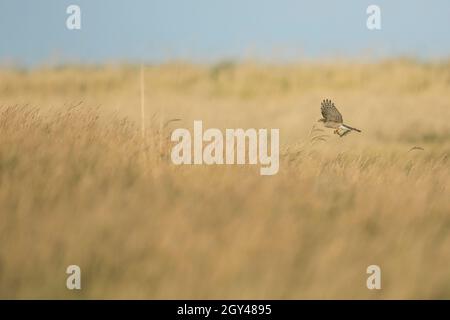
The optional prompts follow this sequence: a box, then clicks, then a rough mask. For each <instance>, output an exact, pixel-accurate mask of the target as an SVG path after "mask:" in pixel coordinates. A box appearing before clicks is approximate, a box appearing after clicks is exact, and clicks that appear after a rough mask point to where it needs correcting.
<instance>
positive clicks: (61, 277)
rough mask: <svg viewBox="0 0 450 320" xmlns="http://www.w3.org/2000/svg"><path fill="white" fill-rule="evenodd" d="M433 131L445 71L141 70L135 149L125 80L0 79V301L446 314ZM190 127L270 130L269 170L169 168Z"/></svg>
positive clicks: (98, 73)
mask: <svg viewBox="0 0 450 320" xmlns="http://www.w3.org/2000/svg"><path fill="white" fill-rule="evenodd" d="M324 98H330V99H332V100H333V101H334V102H335V103H336V105H337V107H338V108H339V109H340V111H341V112H342V113H343V116H344V121H345V122H346V123H348V124H349V125H351V126H354V127H357V128H360V129H362V133H361V134H357V133H352V134H350V135H347V136H346V137H344V138H342V139H341V138H339V137H337V136H336V135H333V134H332V132H328V133H329V136H327V137H324V139H318V138H315V137H316V135H317V134H318V133H316V132H315V131H313V130H312V128H313V126H314V125H318V124H317V120H318V119H319V118H320V102H321V101H322V100H323V99H324ZM173 118H181V119H182V120H181V121H179V122H172V123H168V120H170V119H173ZM449 119H450V62H448V61H447V62H435V63H432V62H429V63H420V62H416V61H411V60H407V59H394V60H387V61H382V62H378V63H363V62H353V63H350V62H345V61H330V62H323V63H318V62H309V63H306V62H305V63H298V64H287V65H275V64H264V63H257V62H243V63H233V62H223V63H220V64H217V65H212V66H207V65H192V64H185V63H172V64H165V65H155V66H146V67H145V121H144V123H145V135H144V136H142V127H141V109H140V69H139V66H131V65H111V66H103V67H94V66H91V67H88V66H72V67H59V68H38V69H35V70H32V71H26V70H18V69H7V68H3V69H1V70H0V298H69V299H71V298H73V299H78V298H138V299H141V298H192V299H197V298H202V299H203V298H226V299H231V298H249V299H250V298H252V299H260V298H273V299H282V298H286V299H298V298H325V299H328V298H370V299H372V298H373V299H380V298H382V299H391V298H419V299H422V298H425V299H426V298H447V299H449V298H450V196H449V195H450V192H449V191H450V189H449V187H450V159H449V153H450V121H449ZM193 120H202V121H203V124H204V126H205V127H217V128H279V129H280V152H281V158H280V171H279V173H278V174H277V175H274V176H261V175H259V166H237V165H235V166H174V165H172V164H171V162H170V158H169V155H170V149H171V143H170V140H169V137H170V133H171V130H173V129H174V128H177V127H186V128H192V123H193ZM320 134H323V133H320ZM413 147H420V148H422V149H423V150H421V149H418V148H416V149H414V150H411V149H412V148H413ZM71 264H76V265H79V266H80V267H81V270H82V290H80V291H69V290H67V289H66V277H67V274H66V273H65V271H66V268H67V266H68V265H71ZM371 264H376V265H379V266H380V267H381V271H382V289H381V290H368V289H367V288H366V279H367V277H368V275H367V274H366V268H367V266H369V265H371Z"/></svg>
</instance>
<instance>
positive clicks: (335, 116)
mask: <svg viewBox="0 0 450 320" xmlns="http://www.w3.org/2000/svg"><path fill="white" fill-rule="evenodd" d="M320 111H321V113H322V117H323V119H320V120H319V121H320V122H323V125H324V126H325V127H327V128H333V129H335V130H334V133H336V134H338V135H339V136H340V137H343V136H345V135H346V134H347V133H349V132H350V131H356V132H361V130H359V129H356V128H353V127H350V126H348V125H346V124H344V120H343V118H342V115H341V113H340V112H339V110H338V109H337V108H336V106H335V105H334V103H333V102H332V101H331V100H329V99H325V100H323V101H322V103H321V105H320ZM340 131H343V132H342V133H340Z"/></svg>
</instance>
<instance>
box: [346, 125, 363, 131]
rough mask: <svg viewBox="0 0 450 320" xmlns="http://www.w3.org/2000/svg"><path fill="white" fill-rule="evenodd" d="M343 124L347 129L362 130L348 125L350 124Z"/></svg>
mask: <svg viewBox="0 0 450 320" xmlns="http://www.w3.org/2000/svg"><path fill="white" fill-rule="evenodd" d="M343 126H344V127H346V128H347V129H350V130H355V131H356V132H361V130H359V129H356V128H353V127H350V126H348V125H346V124H343Z"/></svg>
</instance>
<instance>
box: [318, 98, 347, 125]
mask: <svg viewBox="0 0 450 320" xmlns="http://www.w3.org/2000/svg"><path fill="white" fill-rule="evenodd" d="M321 111H322V116H323V118H324V119H325V120H326V121H333V122H338V123H342V122H343V120H342V115H341V113H340V112H339V111H338V109H337V108H336V107H335V106H334V103H333V102H331V100H328V99H325V100H323V101H322V104H321Z"/></svg>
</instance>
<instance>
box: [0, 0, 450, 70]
mask: <svg viewBox="0 0 450 320" xmlns="http://www.w3.org/2000/svg"><path fill="white" fill-rule="evenodd" d="M70 4H77V5H79V6H80V7H81V12H82V29H81V30H79V31H70V30H68V29H66V26H65V21H66V18H67V14H66V8H67V6H68V5H70ZM370 4H377V5H379V6H380V7H381V18H382V30H380V31H369V30H368V29H367V28H366V19H367V14H366V8H367V6H368V5H370ZM398 55H407V56H412V57H419V58H446V57H449V56H450V1H449V0H434V1H421V0H415V1H414V0H409V1H407V0H370V1H366V0H346V1H333V0H329V1H324V0H315V1H312V0H308V1H300V0H278V1H275V0H246V1H245V0H178V1H175V0H128V1H125V0H78V1H77V0H39V1H37V0H0V63H10V62H14V63H16V64H20V65H27V66H30V65H39V64H41V63H47V64H48V63H66V62H88V63H101V62H115V61H127V62H141V61H144V62H161V61H168V60H173V59H182V60H193V61H205V62H214V61H218V60H222V59H242V58H251V57H254V58H258V59H263V60H271V61H274V60H275V61H286V60H296V59H302V58H308V59H309V58H313V59H320V58H324V57H326V58H328V57H335V56H339V57H350V58H353V57H361V56H363V57H385V56H398Z"/></svg>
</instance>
